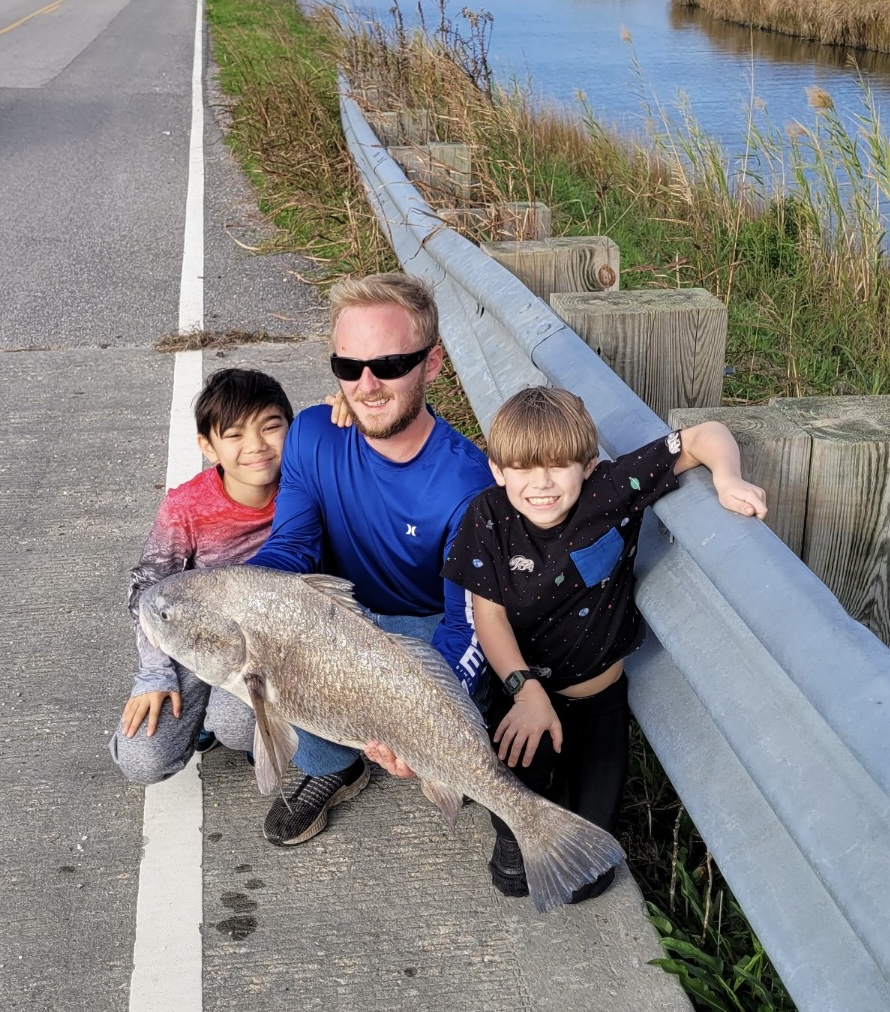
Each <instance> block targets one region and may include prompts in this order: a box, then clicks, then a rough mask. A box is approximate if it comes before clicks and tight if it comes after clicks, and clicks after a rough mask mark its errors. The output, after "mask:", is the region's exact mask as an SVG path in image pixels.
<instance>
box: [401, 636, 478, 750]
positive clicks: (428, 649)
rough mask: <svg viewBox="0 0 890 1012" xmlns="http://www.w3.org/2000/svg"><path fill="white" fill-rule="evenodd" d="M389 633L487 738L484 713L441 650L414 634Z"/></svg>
mask: <svg viewBox="0 0 890 1012" xmlns="http://www.w3.org/2000/svg"><path fill="white" fill-rule="evenodd" d="M387 635H388V636H389V638H390V639H391V640H392V641H393V642H394V643H396V644H397V645H398V646H399V647H400V648H401V649H402V650H404V651H405V653H407V654H410V655H411V657H413V658H414V659H415V660H417V661H420V663H421V664H423V668H424V671H426V672H427V674H428V675H429V676H430V678H432V679H433V680H434V681H435V682H437V683H438V684H439V685H440V686H441V687H442V688H443V689H444V690H445V691H446V692H447V693H448V695H449V697H450V698H451V699H452V700H453V701H454V704H455V705H456V706H457V708H458V709H459V710H460V712H461V714H462V715H463V716H464V717H466V718H467V720H469V721H470V723H471V724H472V725H473V727H475V728H476V729H477V730H478V731H481V732H482V734H484V735H485V737H486V738H487V737H488V729H487V728H486V726H485V721H484V720H483V719H482V714H481V713H480V712H479V710H478V709H477V708H476V704H475V703H474V702H473V700H472V699H470V697H469V696H468V695H467V694H466V692H465V691H464V688H463V686H462V685H461V684H460V682H459V681H458V680H457V675H455V673H454V672H453V671H452V670H451V665H450V664H449V663H448V662H447V661H446V660H445V658H444V657H443V656H442V655H441V654H440V653H439V651H438V650H437V649H436V648H435V647H432V646H430V645H429V643H427V642H426V641H425V640H419V639H415V638H414V637H413V636H402V635H401V634H399V633H388V634H387Z"/></svg>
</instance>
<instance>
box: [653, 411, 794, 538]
mask: <svg viewBox="0 0 890 1012" xmlns="http://www.w3.org/2000/svg"><path fill="white" fill-rule="evenodd" d="M712 420H713V421H718V422H723V424H724V425H725V426H726V427H727V428H728V429H729V431H730V432H731V433H732V434H733V435H734V436H735V438H736V442H737V443H738V444H739V451H740V453H741V458H742V475H743V476H744V477H745V479H746V480H747V481H751V482H753V483H754V484H755V485H759V486H760V487H761V488H762V489H764V490H765V492H766V502H767V507H768V509H769V512H768V513H767V515H766V524H767V526H768V527H769V528H770V530H772V531H773V532H774V533H775V534H776V535H777V536H778V537H780V538H781V539H782V541H784V542H785V544H786V545H787V546H788V547H789V548H790V549H791V550H792V551H793V552H794V554H795V555H797V556H798V557H799V556H800V555H801V552H802V549H803V536H804V524H805V522H806V515H807V489H808V487H809V477H810V447H811V445H812V443H811V440H810V437H809V434H808V433H807V432H806V431H805V430H804V429H802V428H801V427H800V426H799V425H798V424H797V423H796V422H794V421H792V420H791V419H790V418H788V417H787V416H786V415H785V414H783V412H781V411H779V410H778V408H775V407H770V406H768V405H755V406H752V407H714V408H674V409H673V410H672V411H671V412H670V413H669V415H668V425H670V426H671V428H672V429H683V428H687V427H688V426H690V425H698V424H699V423H700V422H707V421H712Z"/></svg>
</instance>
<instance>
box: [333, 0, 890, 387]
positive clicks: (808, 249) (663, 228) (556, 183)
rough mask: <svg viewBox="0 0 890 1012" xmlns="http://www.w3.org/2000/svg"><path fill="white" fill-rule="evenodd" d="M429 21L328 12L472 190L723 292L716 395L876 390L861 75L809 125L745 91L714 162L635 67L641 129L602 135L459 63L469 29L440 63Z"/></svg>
mask: <svg viewBox="0 0 890 1012" xmlns="http://www.w3.org/2000/svg"><path fill="white" fill-rule="evenodd" d="M438 7H439V10H440V12H441V13H442V17H443V18H445V15H444V4H443V3H442V0H440V2H439V5H438ZM443 25H444V27H440V28H439V29H438V30H437V31H436V32H434V33H433V35H432V37H430V35H428V34H422V33H418V34H416V35H414V34H411V33H408V32H406V31H405V29H404V26H403V24H402V22H401V20H400V19H397V24H396V27H395V28H394V29H391V30H389V31H388V30H386V29H385V28H384V27H382V26H381V25H380V24H374V25H373V26H369V25H368V23H367V22H364V23H361V24H350V23H349V22H348V21H346V22H344V24H343V25H342V28H343V30H344V32H345V34H346V38H345V43H344V53H343V58H344V60H345V61H346V63H347V66H348V70H349V74H350V75H351V77H352V80H353V81H355V82H360V81H361V82H365V81H372V83H374V84H375V86H376V88H377V92H376V94H377V95H378V96H385V100H386V101H387V102H388V103H391V104H390V108H412V107H413V108H417V107H422V108H425V109H429V110H431V111H432V114H433V116H432V119H433V123H434V124H435V126H434V130H435V131H436V134H437V136H438V138H439V139H441V140H460V141H463V142H464V143H466V144H468V145H469V146H470V148H471V150H472V153H473V161H474V174H475V184H474V195H473V202H474V203H479V204H483V203H498V202H504V201H515V200H538V201H543V202H545V203H548V204H549V205H551V207H552V208H553V211H554V222H555V229H556V230H557V231H558V232H560V233H563V234H568V235H572V234H574V235H577V234H585V233H586V234H591V233H595V234H608V235H609V237H610V238H612V239H613V240H614V241H615V242H616V243H617V244H618V245H619V247H620V249H621V255H622V264H623V271H622V279H621V284H622V287H625V288H633V287H643V286H656V287H682V286H692V285H694V286H701V287H705V288H707V289H708V290H709V291H711V292H712V293H713V294H715V295H716V296H717V297H719V298H721V299H723V300H724V302H725V303H726V305H727V308H728V312H729V317H730V331H729V344H728V358H729V363H728V364H729V366H730V372H731V374H732V375H731V376H730V377H729V379H728V381H727V384H726V389H725V393H726V396H727V398H728V399H730V400H732V401H735V402H740V403H752V402H757V401H761V400H763V399H766V398H768V397H769V396H773V395H776V394H795V395H796V394H816V393H819V394H832V393H878V392H881V391H885V390H888V389H890V337H888V333H890V315H888V314H890V310H888V306H890V300H888V286H890V273H888V270H887V255H886V247H885V239H884V237H885V234H886V228H887V209H888V202H890V191H888V181H890V175H888V174H890V146H888V141H887V137H886V135H885V134H884V132H883V130H882V127H881V123H880V119H879V116H878V113H877V110H876V107H875V104H874V101H873V99H872V96H871V94H870V92H869V90H868V87H867V85H865V84H864V83H863V85H862V108H861V112H860V113H859V115H858V116H857V121H856V123H855V124H854V125H853V126H852V127H851V126H850V125H848V124H846V123H845V122H843V121H842V120H841V118H840V117H839V115H838V114H837V112H836V111H835V110H834V108H833V105H832V103H831V100H830V96H828V95H826V94H825V93H824V92H813V94H812V95H811V106H812V108H813V121H812V123H810V124H803V123H798V124H793V125H792V126H791V127H790V128H789V130H788V135H787V136H783V135H782V133H781V132H780V131H779V130H778V129H777V128H776V127H774V126H773V125H772V124H770V123H769V121H768V119H767V118H766V116H765V114H764V112H763V110H762V109H761V108H759V103H758V102H757V100H756V98H755V97H754V95H753V93H752V97H751V101H750V107H749V114H748V122H747V124H746V125H745V126H746V146H745V150H744V152H743V154H742V155H741V156H740V157H739V158H735V159H732V158H730V157H729V156H728V155H727V154H726V152H725V151H724V150H723V149H722V147H721V146H720V144H719V143H718V142H717V141H716V140H714V139H713V138H712V137H710V136H708V135H707V134H706V133H705V132H704V131H703V130H702V128H701V127H700V126H699V124H698V123H697V121H696V119H695V116H694V113H693V110H692V109H690V108H689V106H688V104H686V103H685V102H684V101H682V100H678V102H677V103H676V104H675V105H674V106H672V107H670V108H665V107H663V106H660V105H658V104H656V103H655V101H654V100H650V99H649V98H648V97H647V89H646V86H645V81H644V80H643V75H642V72H639V91H640V101H641V105H642V107H643V111H644V114H645V118H646V122H647V128H646V131H645V132H644V133H643V134H641V135H640V136H638V137H627V136H617V135H615V134H614V133H613V132H612V131H611V130H610V129H609V128H608V127H606V126H604V125H603V124H602V123H600V122H598V121H597V119H596V118H595V117H594V115H593V113H592V112H591V111H590V110H589V108H587V107H586V106H584V105H583V97H582V110H583V112H582V116H581V118H580V120H579V118H578V117H577V116H575V115H573V114H570V113H569V112H567V111H566V110H564V109H559V108H553V107H550V106H548V105H547V104H546V103H543V102H542V101H540V100H539V99H536V98H535V97H534V96H533V94H532V92H531V91H530V89H529V88H528V87H524V86H520V85H518V84H514V85H513V86H511V87H509V88H506V89H505V88H500V87H498V85H497V84H493V83H492V81H491V78H490V75H483V77H482V78H481V79H480V78H478V77H477V76H474V68H475V67H478V66H479V65H480V64H484V59H483V57H480V56H479V55H478V54H477V55H475V56H474V57H473V58H472V59H471V60H470V59H467V58H466V52H467V47H468V45H470V44H471V43H474V36H473V35H472V32H470V33H469V35H468V37H467V38H464V39H463V42H462V45H461V47H460V53H461V60H460V62H452V61H451V60H450V59H449V58H448V53H447V51H446V52H445V53H443V51H442V37H443V34H444V33H445V31H446V30H450V31H451V32H452V33H454V32H455V31H457V29H456V28H455V25H454V22H451V21H447V20H446V21H443ZM471 27H472V26H471ZM485 41H486V39H485V37H475V45H476V46H477V47H482V46H484V44H485ZM627 41H628V43H629V46H630V48H629V54H628V58H629V59H630V60H631V61H634V62H635V57H634V55H633V49H632V40H630V39H627ZM366 106H367V107H368V109H369V112H371V113H373V107H372V106H373V103H366ZM427 197H428V199H429V200H430V202H431V203H433V204H434V205H437V204H438V205H439V206H446V205H447V204H448V203H449V200H448V199H447V198H444V199H441V198H440V197H439V196H438V195H436V194H429V193H428V194H427ZM450 202H451V203H453V201H450ZM469 234H470V236H471V237H472V238H476V239H479V238H487V236H485V235H484V234H480V233H479V230H478V227H477V229H476V231H475V232H473V231H472V228H471V229H470V230H469Z"/></svg>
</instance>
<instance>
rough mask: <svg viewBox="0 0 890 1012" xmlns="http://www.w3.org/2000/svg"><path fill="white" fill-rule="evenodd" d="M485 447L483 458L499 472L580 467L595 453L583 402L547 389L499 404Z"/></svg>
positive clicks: (523, 392) (596, 447) (533, 390)
mask: <svg viewBox="0 0 890 1012" xmlns="http://www.w3.org/2000/svg"><path fill="white" fill-rule="evenodd" d="M487 443H488V456H489V458H490V459H491V460H492V462H493V463H494V464H496V465H497V466H498V467H500V468H504V467H565V466H566V465H567V464H574V463H577V464H584V465H585V466H586V465H587V464H588V463H589V462H590V461H591V460H593V459H594V458H595V457H597V456H598V454H599V442H598V439H597V433H596V426H595V425H594V424H593V419H592V418H591V417H590V415H589V414H588V412H587V408H585V407H584V401H582V400H581V398H580V397H578V396H577V395H576V394H573V393H570V392H569V391H568V390H555V389H553V388H552V387H528V388H527V389H525V390H520V391H519V393H517V394H514V395H513V396H512V397H511V398H510V399H509V400H507V401H505V402H504V403H503V404H502V405H501V407H500V408H499V409H498V412H497V414H496V415H495V416H494V418H493V419H492V423H491V429H490V430H489V433H488V440H487Z"/></svg>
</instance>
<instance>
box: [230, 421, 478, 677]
mask: <svg viewBox="0 0 890 1012" xmlns="http://www.w3.org/2000/svg"><path fill="white" fill-rule="evenodd" d="M491 484H492V478H491V471H490V470H489V467H488V463H487V461H486V458H485V455H484V454H483V453H482V451H481V450H479V449H478V447H476V446H474V445H473V444H472V443H471V442H470V441H469V440H468V439H466V438H465V437H464V436H461V435H460V433H458V432H457V431H456V430H455V429H453V428H452V427H451V426H450V425H449V424H448V423H447V422H445V421H444V420H443V419H441V418H438V417H437V418H436V419H435V425H434V427H433V430H432V432H431V433H430V436H429V438H428V439H427V441H426V443H425V444H424V446H423V448H422V449H421V451H420V452H419V453H418V454H417V456H415V457H414V458H413V459H412V460H409V461H406V462H404V463H397V462H394V461H391V460H388V459H387V458H386V457H382V456H381V455H380V454H379V453H377V452H376V451H375V450H373V449H372V448H371V447H370V446H369V445H368V443H367V441H366V440H365V438H364V437H363V436H362V435H360V434H359V433H358V432H357V431H356V429H355V428H354V427H351V428H348V429H341V428H338V427H337V426H336V425H332V424H331V421H330V408H327V407H325V406H324V405H318V406H316V407H311V408H307V409H305V410H304V411H301V412H300V413H299V414H298V415H297V417H296V419H295V420H294V423H293V425H292V426H291V428H290V431H289V432H288V435H287V442H286V443H285V447H284V455H283V457H282V468H281V486H280V489H279V492H278V498H277V500H276V502H275V518H274V520H273V523H272V533H271V534H270V536H269V539H268V541H267V542H266V543H265V545H264V546H263V547H262V548H261V549H260V551H259V552H258V553H257V554H256V555H255V556H254V557H253V558H252V559H251V560H250V562H251V564H253V565H257V566H267V567H269V568H272V569H284V570H289V571H291V572H296V573H309V572H315V571H319V570H320V571H323V572H326V573H331V574H332V575H335V576H342V577H345V578H346V579H348V580H351V581H352V583H353V584H354V585H355V596H356V598H357V599H358V600H359V601H360V602H361V603H362V604H363V605H365V606H366V607H367V608H369V609H370V610H371V611H374V612H379V613H381V614H384V615H435V614H438V613H440V612H444V618H443V619H442V621H441V622H440V624H439V627H438V629H437V630H436V634H435V636H434V637H433V640H432V644H433V646H435V647H436V648H437V649H438V650H439V651H440V653H442V655H443V656H444V657H445V659H446V660H447V661H448V662H449V663H450V664H451V666H452V668H453V669H454V672H455V674H456V675H457V677H458V679H459V680H460V681H461V682H462V683H463V685H464V687H465V688H466V689H467V691H468V692H472V691H473V689H474V688H475V685H476V680H477V678H478V676H479V673H480V670H481V668H482V666H483V665H484V659H483V656H482V653H481V651H480V649H479V645H478V642H477V640H476V635H475V629H474V627H473V620H472V607H471V605H470V603H469V600H468V597H467V595H466V593H465V592H464V591H463V590H462V589H461V588H460V587H458V586H457V585H456V584H454V583H452V582H451V581H450V580H443V579H442V577H441V576H440V571H441V569H442V565H443V563H444V561H445V558H446V557H447V555H448V549H449V548H450V546H451V542H452V541H453V539H454V536H455V534H456V533H457V529H458V527H459V526H460V521H461V519H462V517H463V515H464V512H465V510H466V508H467V506H468V505H469V504H470V502H472V500H473V499H474V498H475V496H476V495H477V494H478V493H479V492H480V491H482V489H484V488H487V487H488V486H489V485H491Z"/></svg>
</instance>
